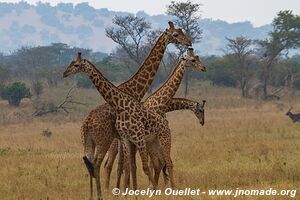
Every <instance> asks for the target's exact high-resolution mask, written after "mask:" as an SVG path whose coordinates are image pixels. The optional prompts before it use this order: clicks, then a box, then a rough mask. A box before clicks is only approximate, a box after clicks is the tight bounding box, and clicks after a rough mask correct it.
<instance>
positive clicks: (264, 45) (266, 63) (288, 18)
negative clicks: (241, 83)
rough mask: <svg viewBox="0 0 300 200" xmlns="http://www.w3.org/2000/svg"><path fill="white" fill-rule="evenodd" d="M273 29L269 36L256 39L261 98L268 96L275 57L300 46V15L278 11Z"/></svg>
mask: <svg viewBox="0 0 300 200" xmlns="http://www.w3.org/2000/svg"><path fill="white" fill-rule="evenodd" d="M272 25H273V31H272V32H270V34H269V35H270V38H268V39H265V40H262V41H258V44H259V46H260V50H261V53H262V55H263V56H262V57H261V61H262V84H263V98H264V99H267V98H268V96H269V93H268V85H269V81H270V74H271V71H272V66H273V64H274V62H275V61H276V59H277V58H278V57H279V56H280V55H281V54H282V53H283V52H288V51H289V50H290V49H296V48H298V47H299V46H300V16H298V15H293V14H292V11H290V10H285V11H280V12H279V13H278V15H277V16H276V17H275V18H274V20H273V23H272Z"/></svg>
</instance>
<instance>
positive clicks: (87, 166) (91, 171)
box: [82, 156, 95, 178]
mask: <svg viewBox="0 0 300 200" xmlns="http://www.w3.org/2000/svg"><path fill="white" fill-rule="evenodd" d="M82 158H83V161H84V164H85V166H86V168H87V169H88V171H89V173H90V176H92V177H94V178H95V175H94V166H93V164H92V163H91V162H90V161H89V159H88V158H87V157H86V156H83V157H82Z"/></svg>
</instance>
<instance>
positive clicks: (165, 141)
mask: <svg viewBox="0 0 300 200" xmlns="http://www.w3.org/2000/svg"><path fill="white" fill-rule="evenodd" d="M186 68H194V69H197V70H201V71H206V67H205V66H204V65H203V64H202V62H201V60H200V59H199V56H197V55H195V53H194V50H193V48H189V49H188V52H187V57H186V58H181V59H180V60H179V61H178V63H177V65H176V67H175V69H174V70H173V72H172V73H171V75H170V76H169V78H168V79H167V80H166V81H165V83H164V84H163V85H162V86H161V87H160V88H159V89H157V90H156V91H155V92H154V93H153V94H152V95H151V96H149V97H148V98H147V99H146V100H145V102H144V103H143V104H144V106H145V107H146V108H149V109H151V110H152V111H154V112H155V113H158V114H159V115H161V116H162V117H164V118H166V112H167V110H168V107H169V103H170V101H171V100H172V98H173V97H174V95H175V93H176V91H177V89H178V87H179V85H180V83H181V80H182V78H183V75H184V72H185V71H186ZM203 106H204V104H203ZM159 142H160V144H161V145H162V149H163V151H164V156H165V159H166V167H167V171H168V173H169V176H170V184H171V187H172V188H174V178H173V163H172V160H171V156H170V152H171V133H170V132H167V133H165V135H161V136H160V137H159ZM116 146H117V145H114V146H113V147H111V148H116ZM109 152H110V153H112V155H111V156H112V157H115V156H116V153H115V152H116V150H113V149H112V150H109ZM119 158H121V156H119ZM113 159H114V158H109V157H108V161H110V162H113ZM121 159H122V158H121ZM119 163H122V162H121V161H119ZM156 163H158V161H156ZM111 165H112V164H109V166H111ZM121 169H122V167H119V170H121ZM160 169H161V167H159V166H158V167H157V169H156V173H155V181H156V182H155V183H156V184H157V183H158V179H159V173H160ZM119 170H118V176H117V187H118V186H119V183H120V175H121V172H120V171H119ZM106 173H107V174H106V177H107V178H109V176H110V174H109V173H110V171H108V170H107V171H106ZM128 177H129V176H128V173H125V182H124V183H125V185H128V180H127V182H126V179H128ZM106 180H107V179H106ZM107 184H109V183H108V182H107V181H106V186H107Z"/></svg>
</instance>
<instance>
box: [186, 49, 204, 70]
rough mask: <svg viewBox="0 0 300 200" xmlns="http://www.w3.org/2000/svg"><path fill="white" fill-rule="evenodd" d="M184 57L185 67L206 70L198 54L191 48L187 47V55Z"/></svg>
mask: <svg viewBox="0 0 300 200" xmlns="http://www.w3.org/2000/svg"><path fill="white" fill-rule="evenodd" d="M184 59H185V67H188V68H193V69H196V70H200V71H203V72H206V67H205V66H204V65H203V63H202V62H201V60H200V58H199V56H198V55H196V54H195V53H194V49H193V48H191V47H189V48H188V51H187V55H186V57H185V58H184Z"/></svg>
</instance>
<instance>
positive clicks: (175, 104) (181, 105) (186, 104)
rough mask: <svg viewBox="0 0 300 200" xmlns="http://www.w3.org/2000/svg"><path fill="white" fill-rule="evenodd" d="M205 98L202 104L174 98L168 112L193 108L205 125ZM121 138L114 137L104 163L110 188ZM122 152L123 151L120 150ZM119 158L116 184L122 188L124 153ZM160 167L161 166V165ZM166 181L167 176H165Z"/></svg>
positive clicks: (107, 183) (125, 181) (125, 182)
mask: <svg viewBox="0 0 300 200" xmlns="http://www.w3.org/2000/svg"><path fill="white" fill-rule="evenodd" d="M205 102H206V101H205V100H203V102H202V104H200V103H199V102H197V101H193V100H189V99H185V98H173V99H172V100H171V101H170V103H169V105H168V107H167V109H166V113H168V112H172V111H176V110H191V111H192V112H193V113H194V114H195V115H196V117H197V118H198V120H199V123H200V124H201V125H202V126H203V125H204V122H205V119H204V112H205V111H204V105H205ZM119 145H120V144H119V140H118V139H114V141H113V143H112V144H111V146H110V148H109V150H108V152H107V155H108V156H107V159H106V161H105V164H104V168H105V176H106V177H105V186H106V188H107V189H108V188H109V184H110V175H111V171H112V167H113V164H114V161H115V159H116V157H117V155H118V152H119V151H120V150H119V148H120V146H119ZM120 152H121V153H122V151H120ZM119 158H120V159H119V160H118V169H117V171H118V173H117V174H118V175H117V184H116V188H120V178H121V174H122V170H123V169H121V168H122V162H123V160H122V155H119ZM150 164H151V166H152V167H151V168H153V165H152V164H153V163H152V162H151V163H150ZM159 167H160V166H159ZM164 179H165V182H166V179H167V177H165V176H164ZM124 185H125V186H124V187H128V186H129V182H128V180H124Z"/></svg>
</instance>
